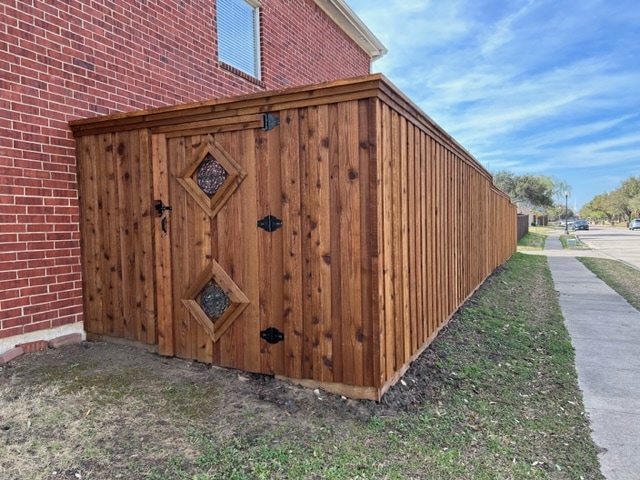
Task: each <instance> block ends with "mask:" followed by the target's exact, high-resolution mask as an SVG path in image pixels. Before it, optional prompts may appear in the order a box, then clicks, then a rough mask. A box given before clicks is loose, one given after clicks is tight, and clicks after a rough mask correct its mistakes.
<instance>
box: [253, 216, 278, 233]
mask: <svg viewBox="0 0 640 480" xmlns="http://www.w3.org/2000/svg"><path fill="white" fill-rule="evenodd" d="M258 226H259V227H260V228H264V229H265V230H266V231H267V232H274V231H276V230H277V229H279V228H280V227H281V226H282V220H280V219H279V218H278V217H274V216H273V215H267V216H266V217H264V218H261V219H260V220H258Z"/></svg>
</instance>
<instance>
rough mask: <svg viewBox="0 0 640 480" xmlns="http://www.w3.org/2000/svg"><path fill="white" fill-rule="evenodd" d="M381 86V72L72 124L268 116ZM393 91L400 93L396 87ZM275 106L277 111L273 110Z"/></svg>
mask: <svg viewBox="0 0 640 480" xmlns="http://www.w3.org/2000/svg"><path fill="white" fill-rule="evenodd" d="M381 83H386V84H388V85H390V86H392V85H391V83H390V82H389V81H388V80H387V79H386V78H385V77H384V76H383V75H382V74H380V73H375V74H370V75H363V76H360V77H352V78H347V79H340V80H333V81H330V82H323V83H318V84H314V85H303V86H298V87H289V88H283V89H276V90H268V91H264V92H258V93H250V94H246V95H238V96H234V97H225V98H215V99H210V100H202V101H198V102H191V103H184V104H179V105H168V106H164V107H157V108H151V109H145V110H136V111H130V112H121V113H114V114H110V115H101V116H95V117H90V118H83V119H76V120H71V121H70V122H69V126H70V128H71V130H72V131H73V132H74V134H78V135H82V132H83V130H85V129H92V130H93V129H95V128H99V127H100V126H101V125H104V126H107V125H111V124H115V123H116V122H117V123H118V124H127V125H130V127H131V128H132V129H133V128H144V127H145V124H147V123H150V122H154V121H157V120H159V119H165V120H166V121H167V122H171V119H176V122H179V121H181V120H180V119H181V118H183V117H185V116H187V115H198V114H199V115H205V114H207V113H208V114H214V113H218V114H223V115H225V114H226V115H227V116H235V115H238V112H239V111H242V113H245V114H246V113H266V112H269V111H276V110H277V109H279V108H282V107H281V105H283V104H286V103H293V102H295V103H296V105H297V106H304V105H305V103H307V104H317V103H318V101H319V100H320V99H322V100H323V101H324V102H325V103H337V102H340V101H342V100H343V97H344V96H346V95H350V96H351V97H352V96H353V94H354V93H359V94H361V97H360V98H368V97H376V96H377V93H378V90H379V88H380V84H381ZM392 88H393V89H395V90H397V89H396V87H393V86H392ZM274 107H275V108H274Z"/></svg>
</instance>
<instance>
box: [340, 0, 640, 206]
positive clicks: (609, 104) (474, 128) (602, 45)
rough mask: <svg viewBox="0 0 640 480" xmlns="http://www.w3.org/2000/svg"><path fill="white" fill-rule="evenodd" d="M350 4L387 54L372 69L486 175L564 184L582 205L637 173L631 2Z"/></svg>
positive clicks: (639, 58)
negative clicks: (547, 179) (539, 178)
mask: <svg viewBox="0 0 640 480" xmlns="http://www.w3.org/2000/svg"><path fill="white" fill-rule="evenodd" d="M347 3H348V4H349V6H350V7H351V8H352V9H353V11H354V12H355V13H356V14H357V15H358V16H359V17H360V18H361V19H362V20H363V21H364V22H365V23H366V25H367V26H368V27H369V28H370V30H371V31H372V32H373V33H374V34H375V35H376V36H377V37H378V38H379V39H380V40H381V41H382V43H384V45H385V46H386V47H387V49H388V50H389V52H388V53H387V55H386V56H384V57H383V58H382V59H380V60H377V61H376V62H375V63H374V64H373V71H375V72H382V73H383V74H384V75H385V76H386V77H387V78H389V80H391V81H392V82H393V83H394V84H395V85H396V86H397V87H399V88H400V89H401V90H402V91H403V92H404V93H405V94H406V95H407V96H409V97H410V98H411V99H412V100H413V101H414V102H415V103H416V104H417V105H418V106H419V107H420V108H421V109H422V110H423V111H424V112H425V113H427V115H429V116H430V117H431V118H432V119H433V120H434V121H435V122H436V123H438V124H439V125H440V126H442V127H443V128H444V129H445V130H447V131H448V132H449V133H450V134H451V135H452V136H453V137H454V138H455V139H456V140H457V141H458V142H459V143H461V144H462V145H463V146H464V147H465V148H466V149H467V150H469V151H470V152H471V153H472V154H473V155H474V156H475V157H476V158H477V159H478V160H479V161H480V162H481V163H482V164H483V165H484V166H485V167H486V168H487V169H488V170H489V171H491V172H495V171H498V170H502V169H506V170H509V171H511V172H514V173H516V174H519V175H520V174H524V173H533V174H545V175H550V176H553V177H555V178H558V179H560V180H564V181H566V182H567V183H568V184H569V185H570V187H571V195H570V197H569V205H570V206H573V205H574V204H575V205H577V207H578V208H580V206H581V205H583V204H584V203H585V202H587V201H589V200H590V199H591V198H593V197H594V196H595V195H597V194H599V193H604V192H607V191H611V190H613V189H615V188H617V187H618V186H619V185H620V183H621V182H622V180H624V179H625V178H628V177H629V176H631V175H635V176H638V175H640V2H638V0H606V1H605V0H347ZM561 203H564V198H562V202H561Z"/></svg>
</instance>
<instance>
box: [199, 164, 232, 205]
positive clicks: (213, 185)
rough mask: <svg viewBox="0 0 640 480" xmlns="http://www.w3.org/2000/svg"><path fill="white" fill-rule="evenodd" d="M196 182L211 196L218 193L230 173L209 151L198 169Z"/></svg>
mask: <svg viewBox="0 0 640 480" xmlns="http://www.w3.org/2000/svg"><path fill="white" fill-rule="evenodd" d="M195 175H196V183H197V184H198V186H199V187H200V190H202V191H203V192H204V193H205V194H206V195H207V196H208V197H209V198H211V197H212V196H213V195H215V194H216V192H217V191H218V190H219V189H220V187H221V186H222V185H223V184H224V181H225V180H226V179H227V177H228V176H229V174H228V173H227V171H226V170H225V169H224V167H223V166H222V165H220V163H218V161H217V160H216V159H215V158H213V155H211V154H210V153H207V155H206V156H205V157H204V159H203V160H202V162H201V163H200V166H199V167H198V168H197V169H196V173H195Z"/></svg>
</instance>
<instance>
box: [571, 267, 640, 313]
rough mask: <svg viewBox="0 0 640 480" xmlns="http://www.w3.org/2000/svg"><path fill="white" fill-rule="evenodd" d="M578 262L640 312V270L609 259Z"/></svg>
mask: <svg viewBox="0 0 640 480" xmlns="http://www.w3.org/2000/svg"><path fill="white" fill-rule="evenodd" d="M578 260H580V261H581V262H582V263H583V264H584V265H585V266H586V267H587V268H588V269H589V270H591V271H592V272H593V273H594V274H595V275H596V276H597V277H598V278H599V279H600V280H602V281H603V282H605V283H606V284H607V285H609V286H610V287H611V288H612V289H614V290H615V291H616V292H618V294H620V295H621V296H622V297H624V299H625V300H626V301H627V302H629V304H630V305H632V306H633V307H634V308H635V309H636V310H640V289H639V288H638V286H639V285H640V270H637V269H635V268H633V267H630V266H629V265H626V264H624V263H622V262H619V261H617V260H610V259H607V258H593V257H578Z"/></svg>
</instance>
